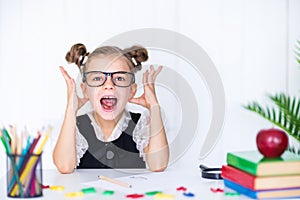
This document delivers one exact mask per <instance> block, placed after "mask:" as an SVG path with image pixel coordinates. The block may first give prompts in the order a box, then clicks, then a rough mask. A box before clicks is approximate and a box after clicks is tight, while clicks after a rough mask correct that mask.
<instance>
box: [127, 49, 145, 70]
mask: <svg viewBox="0 0 300 200" xmlns="http://www.w3.org/2000/svg"><path fill="white" fill-rule="evenodd" d="M124 51H125V54H126V55H127V57H129V58H130V60H131V61H132V63H133V64H134V67H136V68H137V70H140V69H141V68H142V64H141V63H142V62H145V61H147V60H148V51H147V49H145V48H144V47H142V46H132V47H130V48H127V49H124ZM132 59H134V60H132Z"/></svg>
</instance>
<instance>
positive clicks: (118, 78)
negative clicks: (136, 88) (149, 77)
mask: <svg viewBox="0 0 300 200" xmlns="http://www.w3.org/2000/svg"><path fill="white" fill-rule="evenodd" d="M115 80H116V81H125V78H124V77H121V76H119V77H116V79H115Z"/></svg>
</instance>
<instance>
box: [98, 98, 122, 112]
mask: <svg viewBox="0 0 300 200" xmlns="http://www.w3.org/2000/svg"><path fill="white" fill-rule="evenodd" d="M117 101H118V99H117V98H116V97H112V96H104V97H102V98H101V99H100V103H101V106H102V108H103V109H104V110H106V111H112V110H114V108H115V106H116V104H117Z"/></svg>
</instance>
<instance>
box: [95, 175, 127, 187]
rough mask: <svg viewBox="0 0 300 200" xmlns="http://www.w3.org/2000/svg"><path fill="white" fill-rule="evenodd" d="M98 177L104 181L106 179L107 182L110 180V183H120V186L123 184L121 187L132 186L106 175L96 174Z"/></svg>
mask: <svg viewBox="0 0 300 200" xmlns="http://www.w3.org/2000/svg"><path fill="white" fill-rule="evenodd" d="M98 178H99V179H100V180H104V181H107V182H110V183H114V184H117V185H120V186H123V187H127V188H131V187H132V185H130V184H129V183H125V182H123V181H119V180H116V179H112V178H109V177H107V176H98Z"/></svg>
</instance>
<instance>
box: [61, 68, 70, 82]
mask: <svg viewBox="0 0 300 200" xmlns="http://www.w3.org/2000/svg"><path fill="white" fill-rule="evenodd" d="M59 69H60V71H61V73H62V75H63V77H64V79H65V80H69V79H71V77H70V76H69V74H68V72H67V71H66V70H65V69H64V68H63V67H62V66H60V67H59Z"/></svg>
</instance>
